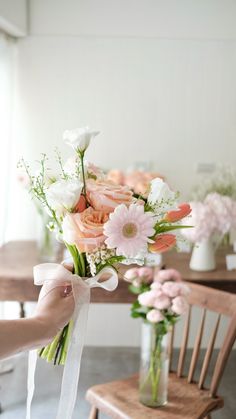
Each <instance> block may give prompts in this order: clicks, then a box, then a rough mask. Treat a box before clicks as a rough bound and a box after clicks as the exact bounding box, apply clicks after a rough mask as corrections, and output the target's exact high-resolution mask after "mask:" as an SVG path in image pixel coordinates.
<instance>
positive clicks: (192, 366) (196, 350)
mask: <svg viewBox="0 0 236 419" xmlns="http://www.w3.org/2000/svg"><path fill="white" fill-rule="evenodd" d="M205 319H206V309H205V308H204V310H203V313H202V320H201V323H200V327H199V330H198V333H197V336H196V340H195V344H194V348H193V354H192V358H191V363H190V367H189V373H188V383H191V382H192V381H193V376H194V372H195V368H196V365H197V360H198V355H199V351H200V347H201V342H202V335H203V330H204V324H205Z"/></svg>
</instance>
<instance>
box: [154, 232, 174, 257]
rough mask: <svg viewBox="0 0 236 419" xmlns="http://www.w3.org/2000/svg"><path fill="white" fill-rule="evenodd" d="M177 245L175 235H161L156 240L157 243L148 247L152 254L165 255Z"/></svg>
mask: <svg viewBox="0 0 236 419" xmlns="http://www.w3.org/2000/svg"><path fill="white" fill-rule="evenodd" d="M175 244H176V237H175V235H174V234H159V235H158V236H157V237H156V238H155V242H154V243H151V244H149V245H148V249H149V251H150V252H152V253H163V252H167V250H170V249H171V248H172V247H173V246H175Z"/></svg>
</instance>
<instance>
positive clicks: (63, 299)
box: [34, 282, 75, 339]
mask: <svg viewBox="0 0 236 419" xmlns="http://www.w3.org/2000/svg"><path fill="white" fill-rule="evenodd" d="M74 307H75V301H74V297H73V293H72V287H71V285H70V284H68V283H66V282H65V283H64V284H58V285H55V283H52V282H47V283H45V284H44V285H43V287H42V289H41V292H40V296H39V301H38V304H37V307H36V310H35V313H34V318H35V319H36V320H37V321H38V322H39V323H41V325H42V327H43V329H44V332H43V334H44V337H45V339H51V338H53V337H54V336H55V335H56V334H57V333H58V331H59V330H61V329H62V328H63V327H64V326H65V325H66V324H67V323H68V322H69V321H70V319H71V317H72V315H73V312H74Z"/></svg>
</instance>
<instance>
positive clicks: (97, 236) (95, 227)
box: [62, 207, 109, 252]
mask: <svg viewBox="0 0 236 419" xmlns="http://www.w3.org/2000/svg"><path fill="white" fill-rule="evenodd" d="M108 218H109V214H107V213H104V212H103V211H97V210H94V209H93V208H91V207H89V208H87V209H86V210H85V211H83V212H82V213H75V214H72V213H68V214H67V215H66V216H65V218H64V220H63V224H62V229H63V239H64V240H65V242H66V243H68V244H75V245H76V247H77V248H78V250H79V251H80V252H92V251H93V250H95V249H96V248H97V247H98V246H100V245H101V244H102V243H103V242H104V240H105V238H106V237H105V236H104V234H103V225H104V224H105V223H106V222H107V221H108Z"/></svg>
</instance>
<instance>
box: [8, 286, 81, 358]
mask: <svg viewBox="0 0 236 419" xmlns="http://www.w3.org/2000/svg"><path fill="white" fill-rule="evenodd" d="M73 311H74V298H73V295H72V292H71V287H68V286H66V285H65V286H62V285H60V286H57V287H55V288H52V286H51V285H50V284H46V285H44V286H43V288H42V291H41V299H40V301H39V302H38V304H37V308H36V312H35V314H34V316H33V317H32V318H28V319H16V320H1V321H0V359H1V358H4V357H7V356H10V355H13V354H16V353H18V352H21V351H25V350H29V349H33V348H35V347H40V346H44V345H46V344H47V343H49V342H50V341H51V340H52V339H53V338H54V336H55V335H56V334H57V333H58V332H59V331H60V330H61V329H62V328H63V327H64V326H65V325H66V324H67V323H68V322H69V320H70V319H71V317H72V315H73Z"/></svg>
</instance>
